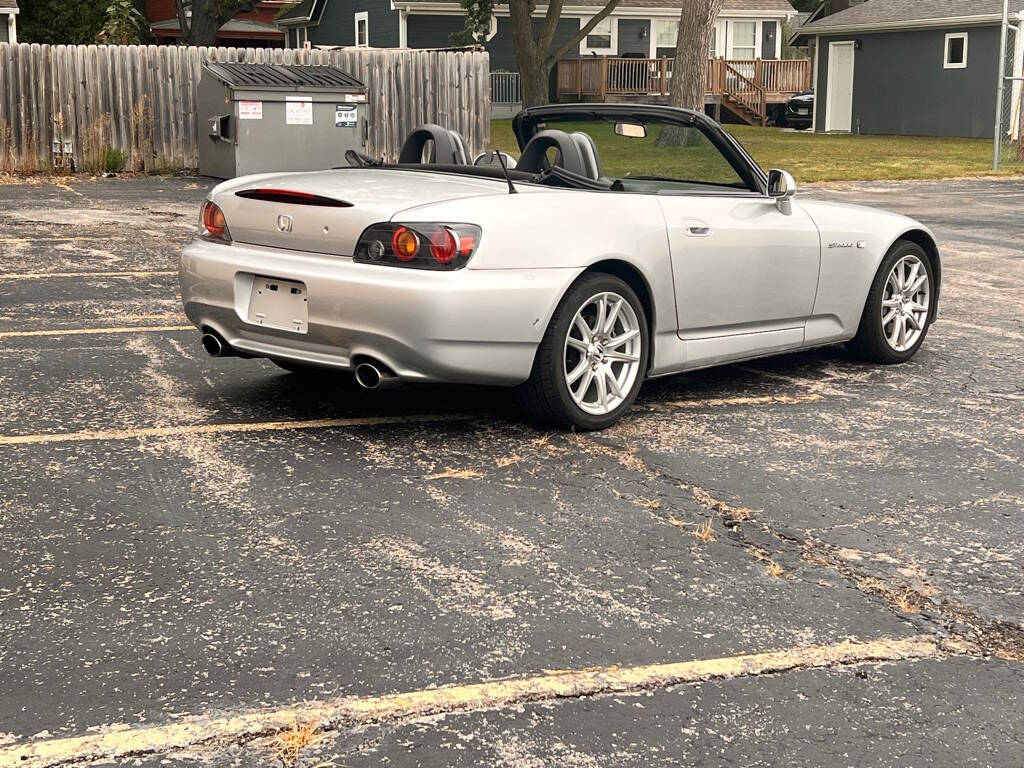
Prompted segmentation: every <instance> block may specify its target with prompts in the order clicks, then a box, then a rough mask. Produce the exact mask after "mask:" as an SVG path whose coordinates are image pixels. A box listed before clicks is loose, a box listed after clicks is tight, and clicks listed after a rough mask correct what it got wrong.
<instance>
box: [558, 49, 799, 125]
mask: <svg viewBox="0 0 1024 768" xmlns="http://www.w3.org/2000/svg"><path fill="white" fill-rule="evenodd" d="M672 64H673V60H672V59H619V58H589V59H588V58H583V59H562V60H560V61H559V62H558V69H557V84H558V85H557V97H558V99H559V101H562V100H569V99H576V100H581V101H587V100H590V99H593V100H595V101H607V100H609V99H614V98H621V97H642V96H648V97H665V96H667V95H668V92H669V86H670V84H671V79H672ZM810 87H811V62H810V60H809V59H788V60H782V59H778V60H768V59H753V60H735V59H731V60H727V59H709V60H708V76H707V95H708V97H709V98H710V99H711V100H712V101H714V102H716V103H720V104H722V105H723V106H724V107H725V108H727V109H728V110H729V111H731V112H733V113H734V114H736V115H737V116H738V117H740V118H741V119H743V120H744V121H745V122H748V123H751V124H758V123H760V124H762V125H763V124H764V122H765V120H766V115H767V108H768V105H769V104H782V103H785V102H787V101H789V99H790V98H791V97H792V96H793V95H794V94H796V93H800V92H802V91H807V90H810Z"/></svg>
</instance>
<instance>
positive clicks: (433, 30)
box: [407, 13, 580, 72]
mask: <svg viewBox="0 0 1024 768" xmlns="http://www.w3.org/2000/svg"><path fill="white" fill-rule="evenodd" d="M540 24H541V20H540V19H537V20H535V22H534V25H535V26H538V27H539V25H540ZM463 25H464V20H463V17H462V16H461V15H444V16H441V15H429V14H418V13H413V14H409V19H408V25H407V30H408V32H407V35H408V37H407V43H408V45H409V47H410V48H444V47H446V46H449V45H451V44H452V41H451V36H452V34H453V33H455V32H458V31H459V30H461V29H462V28H463ZM579 29H580V21H579V19H559V21H558V28H557V29H556V30H555V37H554V41H553V42H552V48H557V47H558V46H560V45H562V43H564V42H566V41H567V40H570V39H571V38H572V37H573V35H575V34H576V33H577V32H579ZM484 48H486V49H487V52H488V53H489V54H490V56H491V71H492V72H500V71H515V70H516V69H517V67H516V53H515V46H514V45H513V43H512V22H511V19H509V18H507V17H504V18H503V17H499V18H498V31H497V33H496V34H495V35H494V37H492V38H491V39H490V40H488V41H487V42H486V43H484ZM572 54H575V51H573V52H572Z"/></svg>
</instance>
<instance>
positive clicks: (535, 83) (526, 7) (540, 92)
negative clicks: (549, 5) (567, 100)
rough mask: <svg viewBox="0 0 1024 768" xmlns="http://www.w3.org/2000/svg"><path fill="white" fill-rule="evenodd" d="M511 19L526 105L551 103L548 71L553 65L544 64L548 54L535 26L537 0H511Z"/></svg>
mask: <svg viewBox="0 0 1024 768" xmlns="http://www.w3.org/2000/svg"><path fill="white" fill-rule="evenodd" d="M508 8H509V22H510V25H511V27H512V45H513V47H514V48H515V52H516V68H517V69H518V70H519V78H520V83H521V84H522V89H523V106H524V107H535V106H537V105H538V104H547V103H548V101H549V98H548V75H549V73H550V72H551V69H550V67H549V68H546V69H545V67H544V54H546V53H547V51H543V52H542V51H540V50H539V49H538V45H537V36H536V34H535V30H534V27H533V3H532V2H528V1H527V0H511V1H510V2H509V6H508Z"/></svg>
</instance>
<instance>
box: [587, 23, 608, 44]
mask: <svg viewBox="0 0 1024 768" xmlns="http://www.w3.org/2000/svg"><path fill="white" fill-rule="evenodd" d="M586 47H587V48H589V49H591V50H611V48H612V20H611V19H601V21H600V22H599V23H598V25H597V26H596V27H594V28H593V29H592V30H590V34H588V35H587V40H586Z"/></svg>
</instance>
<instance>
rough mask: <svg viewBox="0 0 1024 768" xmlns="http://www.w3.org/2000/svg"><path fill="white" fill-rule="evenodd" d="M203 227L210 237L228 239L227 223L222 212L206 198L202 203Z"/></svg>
mask: <svg viewBox="0 0 1024 768" xmlns="http://www.w3.org/2000/svg"><path fill="white" fill-rule="evenodd" d="M203 227H204V228H205V229H206V231H207V233H208V234H209V235H210V237H213V238H215V239H216V240H228V239H229V238H228V223H227V221H226V220H225V219H224V212H223V211H222V210H221V209H220V208H218V207H217V206H216V205H214V204H213V203H211V202H210V201H209V200H207V201H206V202H205V203H204V204H203Z"/></svg>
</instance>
